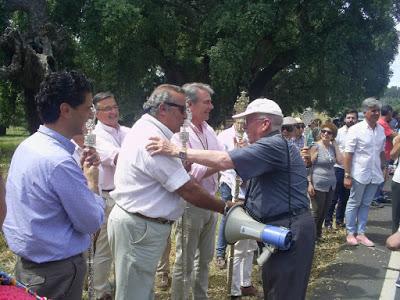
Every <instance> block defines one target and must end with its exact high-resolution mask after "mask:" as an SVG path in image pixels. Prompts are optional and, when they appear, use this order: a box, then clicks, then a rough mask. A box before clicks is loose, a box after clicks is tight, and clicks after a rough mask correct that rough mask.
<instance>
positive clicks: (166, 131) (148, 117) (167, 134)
mask: <svg viewBox="0 0 400 300" xmlns="http://www.w3.org/2000/svg"><path fill="white" fill-rule="evenodd" d="M141 119H142V120H143V121H145V122H149V123H152V124H153V125H154V126H156V127H157V128H158V129H160V130H161V131H162V133H163V134H164V135H165V137H166V138H167V139H169V140H170V139H171V138H172V136H173V135H174V133H173V132H172V131H171V130H170V129H169V128H168V127H167V126H165V125H164V124H163V123H161V122H160V121H159V120H157V119H156V118H154V117H153V116H152V115H149V114H144V115H143V116H142V117H141Z"/></svg>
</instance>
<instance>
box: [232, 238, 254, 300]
mask: <svg viewBox="0 0 400 300" xmlns="http://www.w3.org/2000/svg"><path fill="white" fill-rule="evenodd" d="M256 249H257V242H256V241H255V240H241V241H237V242H236V244H235V254H234V258H233V270H232V288H231V295H232V296H241V295H242V292H241V290H240V287H241V286H243V287H247V286H251V272H252V270H253V256H254V250H256Z"/></svg>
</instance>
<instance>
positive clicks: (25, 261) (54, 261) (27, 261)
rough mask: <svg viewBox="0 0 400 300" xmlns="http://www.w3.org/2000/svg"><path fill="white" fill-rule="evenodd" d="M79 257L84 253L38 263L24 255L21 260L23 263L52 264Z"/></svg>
mask: <svg viewBox="0 0 400 300" xmlns="http://www.w3.org/2000/svg"><path fill="white" fill-rule="evenodd" d="M77 257H83V254H82V253H79V254H76V255H73V256H70V257H67V258H63V259H59V260H52V261H46V262H42V263H37V262H34V261H31V260H29V259H26V258H23V257H22V256H20V259H21V262H22V263H29V264H35V265H44V264H50V263H59V262H63V261H69V260H71V259H74V258H77Z"/></svg>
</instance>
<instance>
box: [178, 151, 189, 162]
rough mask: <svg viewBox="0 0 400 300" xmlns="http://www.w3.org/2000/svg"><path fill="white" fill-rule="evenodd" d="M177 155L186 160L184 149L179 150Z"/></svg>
mask: <svg viewBox="0 0 400 300" xmlns="http://www.w3.org/2000/svg"><path fill="white" fill-rule="evenodd" d="M178 157H179V158H180V159H181V160H186V159H187V154H186V149H184V150H180V151H179V153H178Z"/></svg>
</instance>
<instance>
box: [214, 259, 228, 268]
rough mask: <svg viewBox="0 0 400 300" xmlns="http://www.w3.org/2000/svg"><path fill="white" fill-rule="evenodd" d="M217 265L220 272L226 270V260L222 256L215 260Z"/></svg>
mask: <svg viewBox="0 0 400 300" xmlns="http://www.w3.org/2000/svg"><path fill="white" fill-rule="evenodd" d="M215 265H216V266H217V268H218V269H220V270H224V269H226V260H225V258H224V257H222V256H218V257H217V259H216V260H215Z"/></svg>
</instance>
